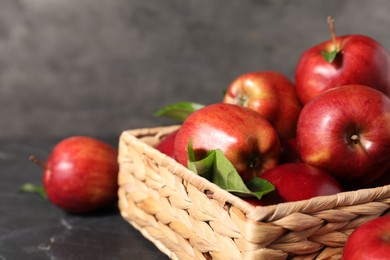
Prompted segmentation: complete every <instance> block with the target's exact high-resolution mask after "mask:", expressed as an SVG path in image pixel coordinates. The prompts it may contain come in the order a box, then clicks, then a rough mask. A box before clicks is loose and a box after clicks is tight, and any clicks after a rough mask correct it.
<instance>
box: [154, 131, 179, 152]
mask: <svg viewBox="0 0 390 260" xmlns="http://www.w3.org/2000/svg"><path fill="white" fill-rule="evenodd" d="M177 131H178V130H176V131H173V132H172V133H170V134H168V135H167V136H165V137H164V138H163V139H162V140H161V141H160V143H158V144H157V146H156V149H157V150H159V151H160V152H162V153H164V154H166V155H168V156H169V157H172V158H175V151H174V145H175V138H176V134H177Z"/></svg>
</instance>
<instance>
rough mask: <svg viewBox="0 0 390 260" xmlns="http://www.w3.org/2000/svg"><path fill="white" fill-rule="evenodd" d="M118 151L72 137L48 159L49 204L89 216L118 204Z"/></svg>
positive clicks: (55, 148)
mask: <svg viewBox="0 0 390 260" xmlns="http://www.w3.org/2000/svg"><path fill="white" fill-rule="evenodd" d="M117 155H118V153H117V150H116V149H114V148H113V147H112V146H111V145H109V144H107V143H105V142H103V141H100V140H98V139H95V138H90V137H85V136H73V137H69V138H66V139H64V140H62V141H60V142H59V143H57V144H56V146H55V147H54V149H53V150H52V152H51V154H50V156H49V157H48V159H47V161H46V165H45V171H44V176H43V186H44V189H45V191H46V194H47V197H48V199H49V201H51V202H52V203H53V204H54V205H56V206H58V207H59V208H62V209H64V210H65V211H68V212H70V213H88V212H91V211H95V210H98V209H101V208H104V207H106V206H108V205H110V204H112V203H114V202H116V201H117V189H118V183H117V180H118V171H119V169H118V163H117Z"/></svg>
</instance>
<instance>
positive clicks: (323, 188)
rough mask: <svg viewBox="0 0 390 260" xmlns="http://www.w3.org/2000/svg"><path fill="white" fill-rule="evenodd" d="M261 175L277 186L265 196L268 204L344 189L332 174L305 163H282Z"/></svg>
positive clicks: (307, 197)
mask: <svg viewBox="0 0 390 260" xmlns="http://www.w3.org/2000/svg"><path fill="white" fill-rule="evenodd" d="M259 177H260V178H263V179H265V180H267V181H269V182H271V183H272V184H273V185H274V186H275V191H273V192H271V193H269V194H267V195H265V196H264V200H265V201H268V203H267V204H270V203H269V201H273V203H278V202H289V201H299V200H305V199H310V198H314V197H317V196H325V195H333V194H336V193H339V192H342V191H344V189H343V187H342V186H341V184H340V183H339V182H338V181H337V180H336V179H335V178H334V177H333V176H332V175H330V174H329V173H327V172H326V171H324V170H321V169H319V168H317V167H314V166H311V165H308V164H305V163H287V164H281V165H278V166H276V167H274V168H272V169H271V170H268V171H266V172H264V173H263V174H261V175H259ZM262 199H263V198H262Z"/></svg>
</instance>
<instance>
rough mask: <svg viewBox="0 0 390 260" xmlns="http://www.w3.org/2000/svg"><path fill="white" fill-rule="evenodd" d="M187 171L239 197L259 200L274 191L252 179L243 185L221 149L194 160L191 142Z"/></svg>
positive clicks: (257, 179) (257, 178)
mask: <svg viewBox="0 0 390 260" xmlns="http://www.w3.org/2000/svg"><path fill="white" fill-rule="evenodd" d="M187 149H188V150H187V151H188V169H190V170H191V171H193V172H195V173H197V174H199V175H200V176H202V177H204V178H206V179H208V180H209V181H211V182H213V183H214V184H216V185H218V186H219V187H220V188H222V189H224V190H226V191H228V192H231V193H234V194H236V195H237V196H241V197H250V196H254V197H256V198H258V199H261V198H262V196H263V195H265V194H267V193H269V192H271V191H273V190H275V187H274V186H273V184H272V183H270V182H268V181H266V180H264V179H261V178H259V177H254V178H253V179H252V180H250V181H249V182H248V183H246V184H245V183H244V181H243V180H242V178H241V176H240V175H239V173H238V172H237V170H236V169H235V168H234V166H233V164H232V163H231V162H230V161H229V160H228V159H227V158H226V156H225V155H224V154H223V152H222V150H221V149H215V150H210V151H208V152H207V154H206V156H205V157H204V158H203V159H201V160H196V159H195V152H194V150H193V148H192V141H191V140H190V141H189V142H188V146H187Z"/></svg>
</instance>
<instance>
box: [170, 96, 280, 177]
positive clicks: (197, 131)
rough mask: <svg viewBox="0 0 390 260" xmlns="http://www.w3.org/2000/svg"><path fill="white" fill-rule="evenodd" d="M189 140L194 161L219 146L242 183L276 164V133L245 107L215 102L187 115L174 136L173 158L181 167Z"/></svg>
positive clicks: (277, 150) (278, 150) (278, 148)
mask: <svg viewBox="0 0 390 260" xmlns="http://www.w3.org/2000/svg"><path fill="white" fill-rule="evenodd" d="M190 140H192V146H193V149H194V153H195V157H196V159H197V160H200V159H202V158H204V157H205V155H206V153H207V151H210V150H214V149H221V150H222V152H223V153H224V155H225V156H226V158H227V159H228V160H229V161H230V162H231V163H232V164H233V166H234V167H235V168H236V170H237V172H238V173H239V174H240V176H241V177H242V179H243V181H244V182H246V181H249V180H251V179H252V178H253V177H255V176H256V175H258V174H260V173H262V172H264V171H266V170H268V169H271V168H273V167H275V166H276V165H277V164H278V159H279V154H280V142H279V138H278V134H277V132H276V131H275V129H274V128H273V127H272V125H271V124H270V123H269V122H268V121H267V120H265V119H264V118H263V117H262V116H261V115H260V114H259V113H257V112H255V111H254V110H252V109H249V108H246V107H242V106H238V105H233V104H227V103H217V104H212V105H208V106H205V107H203V108H201V109H199V110H197V111H195V112H193V113H192V114H191V115H189V116H188V117H187V119H186V120H185V121H184V122H183V124H182V126H181V127H180V129H179V131H178V132H177V135H176V138H175V159H176V160H177V161H178V162H179V163H181V164H183V165H184V166H187V161H188V151H187V145H188V142H189V141H190Z"/></svg>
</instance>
